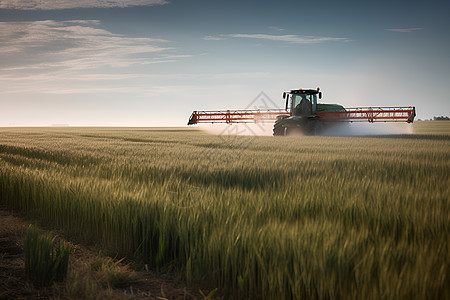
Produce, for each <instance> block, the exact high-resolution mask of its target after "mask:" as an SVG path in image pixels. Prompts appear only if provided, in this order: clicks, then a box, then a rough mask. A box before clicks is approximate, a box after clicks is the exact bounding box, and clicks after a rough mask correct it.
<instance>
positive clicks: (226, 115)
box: [188, 106, 416, 125]
mask: <svg viewBox="0 0 450 300" xmlns="http://www.w3.org/2000/svg"><path fill="white" fill-rule="evenodd" d="M279 115H290V113H289V111H288V110H286V109H264V110H263V109H261V110H259V109H258V110H222V111H194V112H193V113H192V115H191V117H190V118H189V122H188V125H193V124H197V123H227V124H232V123H256V122H264V121H274V120H275V119H276V117H277V116H279ZM317 116H319V117H321V118H323V119H326V120H330V121H341V122H361V121H368V122H370V123H373V122H400V121H406V122H408V123H412V122H413V121H414V117H415V116H416V110H415V108H414V107H413V106H409V107H357V108H346V109H345V110H343V111H329V112H317Z"/></svg>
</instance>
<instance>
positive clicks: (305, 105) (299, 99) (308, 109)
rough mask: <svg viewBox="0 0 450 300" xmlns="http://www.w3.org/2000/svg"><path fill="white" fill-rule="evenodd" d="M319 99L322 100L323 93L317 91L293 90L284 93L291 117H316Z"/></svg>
mask: <svg viewBox="0 0 450 300" xmlns="http://www.w3.org/2000/svg"><path fill="white" fill-rule="evenodd" d="M317 97H319V99H321V98H322V92H320V91H319V88H317V90H304V89H298V90H291V91H289V92H284V93H283V99H285V100H286V110H289V111H290V114H291V116H302V117H307V116H311V115H315V114H316V112H317Z"/></svg>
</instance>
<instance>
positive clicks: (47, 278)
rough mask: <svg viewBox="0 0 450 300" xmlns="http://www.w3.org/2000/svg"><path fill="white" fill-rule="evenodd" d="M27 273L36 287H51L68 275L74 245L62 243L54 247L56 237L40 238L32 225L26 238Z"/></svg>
mask: <svg viewBox="0 0 450 300" xmlns="http://www.w3.org/2000/svg"><path fill="white" fill-rule="evenodd" d="M24 248H25V271H26V273H27V275H28V277H29V278H30V279H31V280H32V281H33V283H34V284H35V285H36V286H49V285H51V284H53V282H54V281H55V280H56V281H62V280H64V278H65V277H66V275H67V267H68V264H69V255H70V251H71V249H72V245H71V244H69V243H65V242H63V241H61V242H60V243H59V245H58V246H56V247H55V245H54V237H52V236H50V235H48V236H43V237H39V233H38V231H37V229H36V228H35V227H34V226H32V225H30V226H29V227H28V229H27V232H26V236H25V246H24Z"/></svg>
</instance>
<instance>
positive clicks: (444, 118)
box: [433, 116, 450, 121]
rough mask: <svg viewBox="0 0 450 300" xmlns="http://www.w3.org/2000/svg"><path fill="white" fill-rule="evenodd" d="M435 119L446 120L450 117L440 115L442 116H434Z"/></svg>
mask: <svg viewBox="0 0 450 300" xmlns="http://www.w3.org/2000/svg"><path fill="white" fill-rule="evenodd" d="M433 120H434V121H445V120H450V118H449V117H447V116H445V117H444V116H440V117H434V118H433Z"/></svg>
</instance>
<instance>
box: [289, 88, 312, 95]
mask: <svg viewBox="0 0 450 300" xmlns="http://www.w3.org/2000/svg"><path fill="white" fill-rule="evenodd" d="M317 93H319V88H317V90H313V89H298V90H291V91H290V92H289V94H310V95H311V94H313V95H314V94H317Z"/></svg>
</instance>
